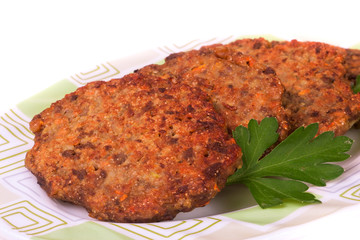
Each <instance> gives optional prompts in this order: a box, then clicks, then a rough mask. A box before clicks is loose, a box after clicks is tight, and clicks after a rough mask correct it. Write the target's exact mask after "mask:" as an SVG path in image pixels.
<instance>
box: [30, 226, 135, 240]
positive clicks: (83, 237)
mask: <svg viewBox="0 0 360 240" xmlns="http://www.w3.org/2000/svg"><path fill="white" fill-rule="evenodd" d="M31 239H33V240H64V239H66V240H99V239H106V240H128V239H132V238H129V237H127V236H125V235H123V234H121V233H118V232H115V231H113V230H111V229H109V228H106V227H103V226H101V225H100V224H97V223H95V222H85V223H82V224H79V225H76V226H72V227H67V228H62V229H60V230H57V231H53V232H51V233H48V234H45V235H41V236H36V237H35V236H34V237H32V238H31Z"/></svg>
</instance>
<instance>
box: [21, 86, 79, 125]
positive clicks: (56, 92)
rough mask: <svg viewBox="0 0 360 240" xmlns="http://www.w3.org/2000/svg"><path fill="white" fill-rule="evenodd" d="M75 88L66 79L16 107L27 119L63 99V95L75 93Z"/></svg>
mask: <svg viewBox="0 0 360 240" xmlns="http://www.w3.org/2000/svg"><path fill="white" fill-rule="evenodd" d="M76 88H77V86H76V85H75V84H73V83H72V82H70V81H69V80H67V79H63V80H61V81H59V82H57V83H55V84H54V85H52V86H50V87H49V88H47V89H45V90H44V91H42V92H39V93H38V94H36V95H34V96H32V97H30V98H28V99H26V100H24V101H22V102H20V103H19V104H17V107H18V108H19V110H20V111H21V112H23V113H24V114H25V115H26V116H28V117H29V118H32V117H34V116H35V115H36V114H38V113H40V112H41V111H43V110H44V109H46V108H47V107H49V106H50V105H51V103H53V102H55V101H57V100H59V99H61V98H63V97H64V96H65V94H67V93H71V92H73V91H75V90H76Z"/></svg>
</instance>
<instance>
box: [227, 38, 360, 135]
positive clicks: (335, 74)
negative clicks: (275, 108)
mask: <svg viewBox="0 0 360 240" xmlns="http://www.w3.org/2000/svg"><path fill="white" fill-rule="evenodd" d="M227 46H228V47H229V48H230V49H232V51H234V52H238V51H240V52H243V53H244V54H249V55H251V56H253V57H254V58H256V59H257V60H258V61H259V62H261V63H263V64H265V65H267V66H269V67H271V68H272V69H274V70H275V71H276V74H277V76H278V77H279V78H280V80H281V82H282V84H283V85H284V87H285V94H284V95H283V96H284V98H283V104H284V107H285V108H286V110H288V112H289V121H290V124H291V126H292V129H293V130H294V129H296V128H297V127H300V126H306V125H308V124H311V123H315V122H318V123H319V134H320V133H322V132H325V131H334V132H335V134H336V135H342V134H344V133H345V132H346V131H347V130H349V129H350V128H351V126H352V125H353V124H354V123H355V122H356V121H357V120H358V119H359V117H360V95H359V94H353V92H352V89H351V83H350V81H349V80H348V78H346V67H345V63H344V62H345V58H346V50H345V49H342V48H339V47H334V46H331V45H328V44H325V43H319V42H299V41H296V40H293V41H290V42H288V41H281V42H278V41H273V42H269V41H267V40H265V39H263V38H259V39H242V40H237V41H235V42H232V43H230V44H228V45H227Z"/></svg>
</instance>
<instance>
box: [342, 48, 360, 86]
mask: <svg viewBox="0 0 360 240" xmlns="http://www.w3.org/2000/svg"><path fill="white" fill-rule="evenodd" d="M345 69H346V78H347V79H349V80H350V81H351V82H352V83H353V84H354V83H355V79H356V77H357V76H358V75H360V50H359V49H346V56H345Z"/></svg>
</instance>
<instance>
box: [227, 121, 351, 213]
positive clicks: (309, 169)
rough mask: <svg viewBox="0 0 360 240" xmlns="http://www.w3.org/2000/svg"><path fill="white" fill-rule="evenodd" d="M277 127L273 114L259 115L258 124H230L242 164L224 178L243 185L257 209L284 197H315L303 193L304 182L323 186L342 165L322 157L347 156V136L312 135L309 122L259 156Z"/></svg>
mask: <svg viewBox="0 0 360 240" xmlns="http://www.w3.org/2000/svg"><path fill="white" fill-rule="evenodd" d="M277 129H278V122H277V120H276V118H265V119H263V120H262V121H261V122H260V124H258V122H257V121H256V120H250V122H249V124H248V128H246V127H243V126H239V127H237V128H236V129H235V131H234V132H233V137H234V139H235V141H236V143H237V144H238V145H239V146H240V147H241V149H242V152H243V156H242V160H243V166H242V168H240V169H238V170H237V171H236V172H235V173H234V174H233V175H232V176H230V177H229V178H228V180H227V183H228V184H234V183H243V184H245V185H246V186H247V187H248V188H249V189H250V192H251V193H252V195H253V197H254V198H255V200H256V202H257V203H258V204H259V205H260V207H262V208H268V207H272V206H276V205H279V204H281V203H283V200H284V199H294V200H297V201H299V202H305V203H315V202H320V201H319V200H317V199H316V197H315V196H314V195H313V194H311V193H308V192H306V191H307V190H308V186H307V185H306V184H305V183H310V184H313V185H316V186H325V185H326V181H329V180H332V179H335V178H337V177H338V176H340V175H341V174H342V173H343V172H344V169H343V168H342V167H340V166H338V165H336V164H328V162H339V161H344V160H345V159H347V158H349V157H350V156H349V155H348V154H347V153H346V152H347V151H348V150H350V148H351V145H352V143H353V141H352V140H351V139H350V138H348V137H346V136H338V137H334V133H333V132H325V133H322V134H320V135H319V136H317V137H315V136H316V134H317V132H318V124H317V123H314V124H310V125H309V126H307V127H300V128H298V129H297V130H295V131H294V132H293V133H292V134H291V135H289V136H288V137H287V138H286V139H285V140H284V141H282V142H281V143H280V144H278V145H277V146H276V147H275V148H274V149H272V151H271V152H270V153H268V154H266V155H265V156H264V157H263V158H261V157H262V156H263V155H264V153H265V151H266V150H268V148H269V147H271V146H272V145H273V144H274V143H276V142H277V140H278V134H277V132H276V131H277ZM260 158H261V160H260ZM304 182H305V183H304Z"/></svg>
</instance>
